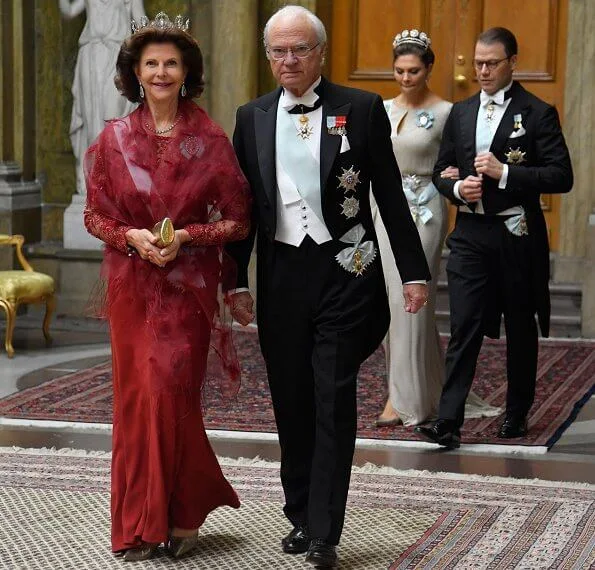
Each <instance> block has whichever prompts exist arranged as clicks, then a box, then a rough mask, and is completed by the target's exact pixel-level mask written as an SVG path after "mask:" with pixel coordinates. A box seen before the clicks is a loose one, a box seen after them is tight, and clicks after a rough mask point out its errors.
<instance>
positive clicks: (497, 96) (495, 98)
mask: <svg viewBox="0 0 595 570" xmlns="http://www.w3.org/2000/svg"><path fill="white" fill-rule="evenodd" d="M505 93H506V91H504V89H500V91H496V93H494V94H493V95H488V94H487V93H486V92H485V91H480V93H479V99H480V102H481V106H482V107H485V106H486V105H487V104H488V103H489V102H490V101H492V102H493V103H495V104H496V105H504V95H505Z"/></svg>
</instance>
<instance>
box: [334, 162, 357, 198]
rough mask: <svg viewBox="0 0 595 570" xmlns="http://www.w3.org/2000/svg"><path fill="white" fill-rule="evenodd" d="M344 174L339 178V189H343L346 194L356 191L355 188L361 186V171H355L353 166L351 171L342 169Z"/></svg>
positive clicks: (350, 168)
mask: <svg viewBox="0 0 595 570" xmlns="http://www.w3.org/2000/svg"><path fill="white" fill-rule="evenodd" d="M341 170H342V171H343V173H342V174H341V175H340V176H337V178H338V179H339V188H343V189H344V192H350V191H354V190H355V187H356V186H357V185H358V184H359V170H357V171H355V170H353V166H350V167H349V170H345V169H344V168H341Z"/></svg>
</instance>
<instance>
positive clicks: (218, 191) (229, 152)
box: [184, 136, 250, 245]
mask: <svg viewBox="0 0 595 570" xmlns="http://www.w3.org/2000/svg"><path fill="white" fill-rule="evenodd" d="M213 146H214V147H215V148H216V153H215V156H217V157H218V160H217V162H218V165H217V168H216V175H215V176H214V177H213V181H214V182H213V188H212V192H211V200H212V203H213V204H215V205H217V207H216V211H218V212H219V213H220V219H219V220H216V221H213V222H210V223H207V224H188V225H186V226H185V227H184V229H185V230H186V231H187V232H188V233H189V234H190V238H191V241H190V242H189V245H223V244H225V243H227V242H230V241H238V240H241V239H244V238H245V237H246V236H247V235H248V233H249V232H250V192H249V187H248V182H247V181H246V178H245V177H244V174H243V173H242V171H241V169H240V166H239V164H238V161H237V159H236V156H235V153H234V151H233V148H232V146H231V143H230V142H229V140H228V139H227V137H225V136H218V137H217V139H216V140H215V141H214V144H213Z"/></svg>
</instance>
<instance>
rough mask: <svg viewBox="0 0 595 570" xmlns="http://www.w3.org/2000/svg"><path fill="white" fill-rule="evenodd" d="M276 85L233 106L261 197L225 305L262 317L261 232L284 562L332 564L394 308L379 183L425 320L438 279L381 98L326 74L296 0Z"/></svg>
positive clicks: (318, 27)
mask: <svg viewBox="0 0 595 570" xmlns="http://www.w3.org/2000/svg"><path fill="white" fill-rule="evenodd" d="M264 43H265V49H266V54H267V57H268V60H269V63H270V66H271V71H272V73H273V75H274V76H275V78H276V79H277V81H278V83H279V84H280V87H279V88H278V89H276V90H275V91H273V92H271V93H269V94H267V95H264V96H263V97H260V98H259V99H256V100H255V101H252V102H250V103H248V104H247V105H244V106H243V107H241V108H240V109H238V113H237V119H236V128H235V133H234V137H233V139H234V140H233V142H234V147H235V149H236V152H237V155H238V159H239V162H240V165H241V167H242V169H243V171H244V173H245V174H246V177H247V178H248V181H249V182H250V185H251V187H252V192H253V197H254V204H253V208H254V215H253V222H254V223H253V228H252V233H251V235H250V236H249V238H248V239H246V240H244V241H243V242H236V243H235V244H233V245H230V246H229V247H228V248H227V251H228V253H229V254H231V255H232V257H234V258H235V260H236V262H237V264H238V277H237V283H236V285H235V289H234V290H232V291H231V292H230V304H231V309H232V314H233V315H234V317H235V319H236V320H237V321H238V322H240V323H242V324H248V323H249V322H250V321H251V320H252V319H253V317H254V315H253V309H252V296H251V295H250V292H249V291H248V290H247V287H248V277H247V268H248V261H249V259H250V252H251V250H252V245H253V243H254V239H255V236H257V288H258V306H257V320H258V332H259V338H260V344H261V349H262V353H263V355H264V358H265V361H266V366H267V374H268V380H269V386H270V389H271V395H272V400H273V406H274V411H275V418H276V421H277V428H278V433H279V443H280V446H281V481H282V484H283V489H284V492H285V507H284V512H285V515H286V516H287V518H288V519H289V521H290V522H291V523H292V525H293V529H292V530H291V531H290V532H289V534H288V535H287V536H286V537H285V538H283V540H282V541H281V544H282V549H283V551H284V552H286V553H288V554H298V553H304V552H306V551H307V554H306V560H307V561H308V562H309V563H311V564H314V565H315V566H318V567H322V568H330V567H333V566H334V565H335V564H336V560H337V555H336V550H335V546H336V545H337V544H338V543H339V539H340V536H341V531H342V528H343V521H344V516H345V504H346V500H347V491H348V487H349V478H350V469H351V462H352V458H353V451H354V445H355V433H356V425H357V421H356V420H357V418H356V379H357V373H358V370H359V367H360V365H361V363H362V362H363V361H364V359H365V358H366V357H367V356H368V355H369V354H370V353H371V352H372V351H374V350H375V349H376V347H377V346H378V345H379V344H380V342H381V340H382V338H383V337H384V335H385V333H386V330H387V327H388V321H389V308H388V303H387V298H386V291H385V286H384V280H383V275H382V267H381V264H380V259H379V256H378V245H377V240H376V235H375V233H374V224H373V222H372V216H371V213H370V202H369V188H370V183H372V187H373V189H374V194H375V197H376V202H377V204H378V207H379V211H380V214H381V216H382V219H383V221H384V224H385V226H386V229H387V231H388V235H389V237H390V241H391V245H392V249H393V252H394V255H395V258H396V262H397V267H398V268H399V271H400V273H401V277H402V280H403V282H404V283H405V286H404V297H405V298H404V300H403V302H404V304H405V306H406V309H407V310H408V311H410V312H412V313H415V312H417V311H418V310H419V309H420V307H421V306H422V305H423V303H424V302H425V301H426V298H427V285H426V281H427V280H428V279H430V274H429V271H428V267H427V264H426V261H425V257H424V254H423V250H422V247H421V242H420V239H419V236H418V233H417V231H416V229H415V226H414V224H413V220H412V218H411V214H410V213H409V209H408V207H407V202H406V201H405V198H404V194H403V192H402V189H401V177H400V173H399V169H398V167H397V164H396V162H395V159H394V155H393V153H392V148H391V143H390V125H389V122H388V118H387V116H386V112H385V111H384V107H383V105H382V99H381V98H380V97H379V96H378V95H374V94H372V93H367V92H364V91H359V90H355V89H349V88H346V87H340V86H338V85H334V84H332V83H330V82H329V81H327V80H326V79H325V78H323V77H321V69H322V63H323V59H324V56H325V53H326V47H327V46H326V32H325V29H324V26H323V24H322V22H321V21H320V20H319V19H318V18H317V17H316V16H315V15H314V14H312V13H311V12H309V11H308V10H306V9H305V8H302V7H299V6H288V7H285V8H282V9H281V10H279V11H278V12H277V13H276V14H274V15H273V16H272V17H271V19H270V20H269V22H268V23H267V25H266V27H265V30H264Z"/></svg>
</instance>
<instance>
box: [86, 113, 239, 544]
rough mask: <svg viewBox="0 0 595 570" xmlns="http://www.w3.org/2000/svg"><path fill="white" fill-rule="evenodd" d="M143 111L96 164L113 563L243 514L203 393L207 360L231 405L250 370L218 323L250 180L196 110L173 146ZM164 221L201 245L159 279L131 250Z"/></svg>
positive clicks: (111, 139)
mask: <svg viewBox="0 0 595 570" xmlns="http://www.w3.org/2000/svg"><path fill="white" fill-rule="evenodd" d="M146 113H147V109H144V108H143V107H142V106H141V107H140V108H139V109H138V110H137V111H135V112H133V113H132V114H131V115H129V116H128V117H127V118H125V119H121V120H115V121H112V122H110V123H108V125H107V127H106V128H105V130H104V131H103V132H102V133H101V135H100V136H99V138H98V139H97V141H96V142H95V143H94V145H92V146H91V147H90V149H89V151H88V153H87V156H86V165H85V166H86V172H87V209H86V211H85V224H86V226H87V229H88V231H89V232H90V233H92V234H94V235H95V236H97V237H99V238H100V239H102V240H103V241H104V242H105V243H106V244H107V245H106V249H105V255H104V264H103V267H102V274H103V278H104V279H105V282H106V284H107V294H106V296H105V299H104V303H103V313H104V314H105V315H106V316H107V317H108V319H109V325H110V331H111V342H112V359H113V389H114V408H113V456H112V490H111V515H112V550H113V551H114V552H116V551H120V550H124V549H128V548H131V547H135V546H139V545H140V544H141V542H149V543H161V542H165V541H166V540H167V537H168V530H169V529H171V528H172V527H180V528H185V529H193V528H197V527H199V526H201V524H202V523H203V521H204V520H205V518H206V516H207V515H208V513H209V512H210V511H212V510H213V509H215V508H217V507H218V506H221V505H229V506H231V507H236V508H237V507H239V505H240V503H239V500H238V497H237V495H236V493H235V492H234V490H233V489H232V487H231V486H230V484H229V483H228V482H227V480H226V479H225V477H224V476H223V474H222V472H221V469H220V467H219V464H218V462H217V459H216V457H215V454H214V453H213V450H212V449H211V446H210V444H209V441H208V439H207V436H206V433H205V428H204V424H203V419H202V411H201V387H202V385H203V382H204V380H205V375H206V373H207V356H208V354H209V350H210V348H215V352H216V353H217V355H219V356H220V357H222V359H223V362H222V364H223V366H222V368H221V369H220V370H222V371H223V372H225V374H220V375H219V378H218V380H219V383H220V388H221V389H222V392H223V393H224V394H230V393H232V394H233V393H235V392H236V391H237V388H238V382H239V367H238V366H237V362H236V361H235V357H234V353H233V350H232V347H231V345H230V340H231V337H230V330H229V329H225V327H224V326H223V323H222V321H221V320H220V319H219V305H218V302H217V291H218V286H219V284H220V282H221V279H222V277H223V274H224V273H225V271H226V269H225V267H224V265H225V260H224V254H223V251H222V247H221V246H222V245H223V244H224V243H225V242H227V241H231V240H234V239H241V238H242V237H244V236H245V235H246V233H247V231H248V229H249V198H248V190H247V184H246V182H245V179H244V177H243V175H242V173H241V171H240V169H239V166H238V165H237V161H236V159H235V156H234V154H233V150H232V148H231V145H230V144H229V141H228V140H227V138H226V137H225V135H224V134H223V132H222V131H221V130H220V129H219V127H217V126H216V125H215V124H214V123H213V122H212V121H211V120H210V119H209V118H208V117H207V115H206V114H205V113H204V112H203V111H202V110H200V109H199V108H198V107H197V106H196V105H194V104H193V103H191V102H183V103H182V104H181V105H180V113H181V116H182V120H181V121H180V123H179V125H178V127H177V128H176V133H177V134H176V135H175V136H174V137H171V138H165V137H157V136H155V135H152V134H151V133H149V132H148V131H147V130H146V129H145V128H144V122H145V115H146ZM165 216H169V217H170V218H172V221H173V222H174V226H175V227H176V228H182V227H184V228H185V229H187V231H188V232H189V233H190V235H191V237H192V241H191V242H190V244H189V245H187V246H184V247H183V248H181V249H180V252H179V254H178V257H177V258H176V259H175V260H174V261H172V262H170V263H168V264H167V265H166V267H165V268H159V267H157V266H155V265H153V264H151V263H149V262H148V261H144V260H142V259H141V258H140V257H139V256H138V255H136V254H134V253H131V252H130V251H128V248H127V245H126V240H125V235H124V234H125V233H126V231H127V230H128V229H130V228H143V227H144V228H151V227H152V225H153V224H154V223H155V222H157V221H159V220H160V219H162V218H163V217H165Z"/></svg>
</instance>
